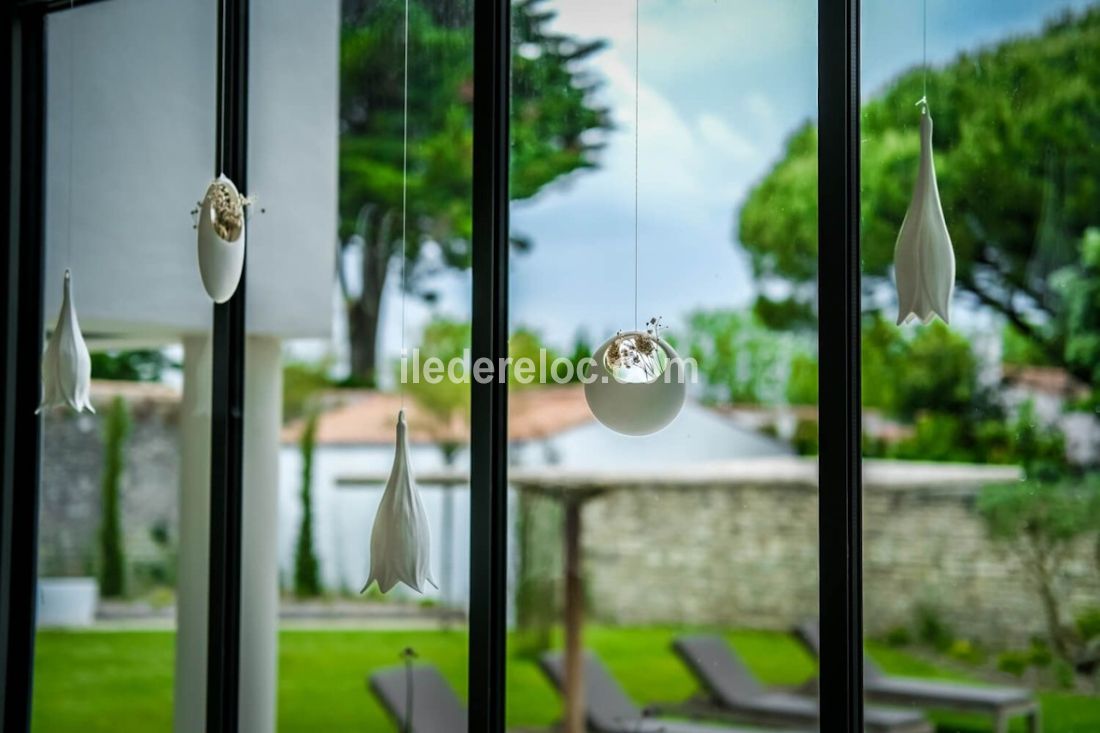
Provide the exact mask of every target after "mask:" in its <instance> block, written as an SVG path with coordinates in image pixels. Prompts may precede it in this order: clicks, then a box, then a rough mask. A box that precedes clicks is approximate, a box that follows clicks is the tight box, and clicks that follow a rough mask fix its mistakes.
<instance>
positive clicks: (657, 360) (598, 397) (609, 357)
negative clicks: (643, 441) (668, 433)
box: [584, 331, 687, 435]
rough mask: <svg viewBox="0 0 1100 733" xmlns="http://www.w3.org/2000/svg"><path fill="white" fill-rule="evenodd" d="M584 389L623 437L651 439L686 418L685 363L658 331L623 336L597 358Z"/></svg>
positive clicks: (598, 414)
mask: <svg viewBox="0 0 1100 733" xmlns="http://www.w3.org/2000/svg"><path fill="white" fill-rule="evenodd" d="M592 361H593V363H592V364H591V366H590V367H589V373H588V375H587V379H586V380H585V385H584V398H585V400H586V401H587V402H588V409H589V410H591V411H592V414H593V415H594V416H595V417H596V419H597V420H599V421H600V422H601V423H603V425H604V426H606V427H608V428H610V429H611V430H614V431H615V432H616V433H622V434H623V435H649V434H650V433H655V432H657V431H658V430H660V429H662V428H664V427H665V426H667V425H668V424H669V423H671V422H672V421H673V420H675V419H676V416H677V415H679V414H680V409H681V408H683V406H684V399H685V397H686V396H687V384H686V383H685V379H684V370H683V362H681V361H680V357H679V355H678V354H677V353H676V351H675V350H674V349H673V348H672V347H671V346H670V345H669V344H668V342H666V341H665V340H663V339H662V338H660V337H659V336H657V335H655V334H654V333H652V332H648V333H647V332H645V331H622V332H620V333H617V334H615V336H613V337H612V338H610V339H608V340H607V341H605V342H604V343H603V344H602V345H601V346H600V348H598V349H596V353H595V354H593V355H592Z"/></svg>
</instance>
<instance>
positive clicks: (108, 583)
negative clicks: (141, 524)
mask: <svg viewBox="0 0 1100 733" xmlns="http://www.w3.org/2000/svg"><path fill="white" fill-rule="evenodd" d="M104 432H105V436H104V441H103V443H104V446H103V475H102V493H103V495H102V499H103V505H102V507H101V511H102V520H101V524H100V528H99V560H100V566H99V591H100V593H101V594H102V595H103V597H104V598H117V597H120V596H123V595H125V594H126V552H125V549H124V547H123V539H122V506H121V502H122V497H121V493H122V471H123V468H124V467H125V464H126V455H125V453H126V437H127V435H129V433H130V411H129V409H128V408H127V406H126V400H124V399H122V397H115V399H114V401H113V402H112V403H111V409H110V411H109V412H108V413H107V420H106V422H105V424H104Z"/></svg>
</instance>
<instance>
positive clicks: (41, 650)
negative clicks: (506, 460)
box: [34, 628, 1100, 733]
mask: <svg viewBox="0 0 1100 733" xmlns="http://www.w3.org/2000/svg"><path fill="white" fill-rule="evenodd" d="M678 631H679V630H671V629H612V628H590V629H589V630H588V632H587V641H588V644H589V645H590V646H591V647H592V648H594V649H595V650H596V651H597V652H598V653H599V654H600V655H601V656H602V657H603V658H604V659H605V660H606V662H607V664H608V666H610V667H611V669H612V671H613V672H614V674H615V675H616V676H617V677H618V678H619V679H620V680H621V681H622V683H623V685H624V686H625V687H626V689H627V692H629V693H630V694H631V695H633V696H634V697H635V698H636V699H637V700H639V701H646V702H652V701H670V700H678V699H682V698H684V697H687V696H688V695H690V694H691V693H692V691H693V685H692V683H691V681H690V679H689V678H688V676H687V674H686V673H685V672H684V670H683V668H682V667H681V665H680V663H679V662H678V661H677V660H676V659H675V658H674V657H673V656H672V655H671V654H670V652H669V651H668V645H669V642H670V641H671V639H672V637H673V635H674V634H675V633H678ZM728 637H729V639H730V640H731V642H732V643H733V644H734V645H735V646H736V647H737V649H738V651H739V652H740V653H741V654H742V655H743V656H744V657H745V658H746V660H747V661H748V662H749V664H750V665H751V666H752V668H753V669H754V670H755V671H756V673H757V674H758V675H760V677H761V678H762V679H764V680H765V681H767V682H770V683H773V684H796V683H798V682H801V681H803V680H804V679H806V678H807V677H809V676H811V675H812V674H813V672H814V664H813V662H812V660H811V659H809V658H808V657H807V656H806V655H805V654H804V653H803V652H802V650H801V649H800V648H799V647H798V645H797V644H796V643H795V642H794V641H792V640H791V639H790V638H789V637H787V636H783V635H780V634H772V633H764V632H752V631H738V632H732V633H730V634H729V635H728ZM279 643H280V651H279V730H280V732H281V733H296V732H298V731H302V732H303V733H305V732H306V731H309V732H310V733H312V732H313V731H318V730H328V731H339V732H343V731H387V730H392V727H391V726H390V725H389V724H388V723H387V722H386V720H385V718H384V716H383V713H382V710H381V709H380V708H379V707H378V705H377V704H376V703H375V701H374V700H373V699H372V698H371V696H370V695H368V694H367V693H366V689H365V685H364V679H365V676H366V673H367V671H368V670H371V669H374V668H377V667H383V666H389V665H391V664H394V663H397V655H398V653H399V652H400V650H401V649H403V648H404V647H406V646H412V647H413V648H415V649H416V650H417V652H418V653H419V654H420V656H421V658H422V659H423V660H424V661H430V662H432V663H433V664H435V665H436V666H438V667H440V668H441V669H442V670H443V672H444V674H445V675H446V676H447V678H448V679H450V680H451V682H452V683H453V684H454V686H455V687H456V688H457V689H458V690H459V691H460V693H462V694H465V691H466V635H465V634H464V633H462V632H445V631H409V632H396V631H372V632H365V631H331V632H329V631H284V632H282V634H281V636H280V642H279ZM872 652H873V653H874V654H875V656H876V658H878V659H879V661H880V662H881V663H882V664H884V665H885V666H886V668H887V669H888V670H890V671H891V672H894V673H897V674H907V675H916V676H931V677H951V676H952V675H950V674H945V673H943V671H942V670H939V669H937V668H936V667H934V666H932V665H929V664H927V663H925V662H923V661H920V660H917V659H914V658H913V657H911V656H909V655H907V654H904V653H902V652H899V651H897V650H893V649H884V648H878V647H873V648H872ZM172 655H173V636H172V635H171V634H169V633H164V632H126V633H109V632H80V633H75V632H71V633H70V632H58V631H50V632H43V633H40V634H39V635H38V651H37V660H36V661H37V664H36V678H35V700H34V730H35V731H38V732H41V733H60V732H67V731H73V732H74V733H75V732H79V733H98V732H100V731H102V732H103V733H108V732H110V733H116V732H117V731H167V730H170V729H171V706H172ZM1041 697H1042V701H1043V713H1044V722H1045V725H1044V730H1045V731H1046V733H1095V732H1096V731H1100V697H1084V696H1080V695H1069V694H1061V693H1045V694H1043V695H1042V696H1041ZM558 714H559V704H558V700H557V697H556V695H555V693H554V691H553V690H552V689H551V688H550V687H549V685H548V684H547V683H546V682H545V681H544V680H543V678H542V675H541V674H540V673H539V671H538V669H537V668H536V667H535V665H534V664H533V663H532V662H530V661H528V660H525V659H519V658H515V657H514V658H513V659H512V661H511V663H510V664H509V668H508V717H509V721H510V723H511V724H515V725H520V724H522V725H532V726H533V725H544V724H549V723H550V722H552V721H553V720H554V719H555V718H556V717H557V715H558ZM936 720H937V722H938V723H939V724H940V730H941V731H957V732H959V733H963V732H965V733H971V732H974V733H976V732H977V731H989V730H990V726H989V724H988V723H987V722H986V721H984V720H982V719H981V718H977V719H975V718H965V717H962V718H960V717H950V718H944V717H937V718H936ZM1014 730H1020V731H1022V730H1023V728H1022V726H1020V727H1018V728H1015V729H1014Z"/></svg>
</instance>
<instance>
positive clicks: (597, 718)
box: [539, 652, 752, 733]
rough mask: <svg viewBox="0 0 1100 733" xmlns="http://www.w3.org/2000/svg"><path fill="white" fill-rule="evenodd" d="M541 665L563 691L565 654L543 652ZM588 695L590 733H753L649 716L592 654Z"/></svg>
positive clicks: (586, 662)
mask: <svg viewBox="0 0 1100 733" xmlns="http://www.w3.org/2000/svg"><path fill="white" fill-rule="evenodd" d="M539 666H540V667H541V668H542V671H543V672H544V673H545V674H546V676H547V677H549V678H550V681H551V682H552V683H553V684H554V687H555V688H556V689H557V690H558V692H561V690H562V687H563V686H564V684H565V661H564V659H563V656H562V653H561V652H547V653H546V654H543V655H542V656H541V657H540V658H539ZM584 696H585V721H586V724H587V727H588V730H589V731H590V733H752V731H749V730H746V729H744V728H731V727H728V726H722V725H708V724H705V723H687V722H681V721H678V720H668V719H667V718H651V717H647V716H646V714H645V711H643V710H641V709H640V708H639V707H638V706H637V705H635V704H634V702H633V701H631V699H630V698H628V697H627V696H626V693H625V692H623V689H622V687H620V686H619V683H618V682H616V681H615V679H614V678H613V677H612V676H611V673H610V672H608V671H607V669H606V668H604V666H603V664H601V663H600V661H599V660H598V659H596V658H595V657H593V656H592V655H591V654H586V655H585V658H584Z"/></svg>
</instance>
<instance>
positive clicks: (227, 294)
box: [198, 175, 245, 303]
mask: <svg viewBox="0 0 1100 733" xmlns="http://www.w3.org/2000/svg"><path fill="white" fill-rule="evenodd" d="M198 229H199V274H201V275H202V284H203V287H204V288H206V292H207V294H208V295H209V296H210V297H211V298H212V299H213V301H214V302H215V303H224V302H225V301H227V300H229V299H230V298H231V297H233V293H235V292H236V291H237V284H238V283H239V282H240V281H241V270H242V269H243V268H244V243H245V222H244V199H243V198H242V197H241V195H240V193H238V191H237V187H236V186H234V185H233V181H231V180H229V179H228V178H226V177H225V176H224V175H220V176H218V178H217V180H216V181H214V182H213V183H211V184H210V186H209V187H208V188H207V189H206V195H205V196H203V199H202V205H201V206H200V207H199V224H198Z"/></svg>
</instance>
